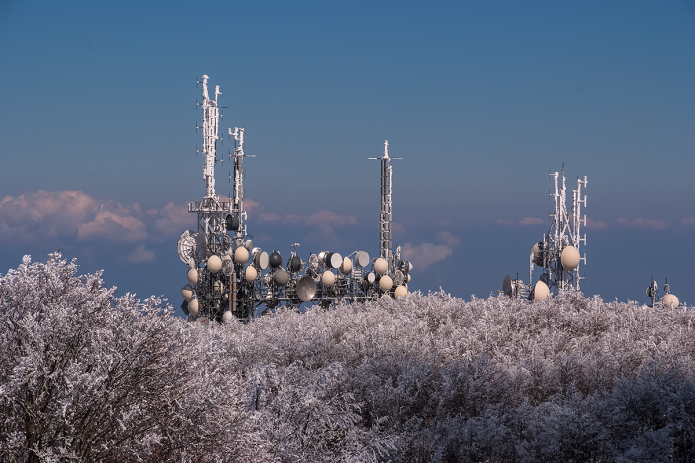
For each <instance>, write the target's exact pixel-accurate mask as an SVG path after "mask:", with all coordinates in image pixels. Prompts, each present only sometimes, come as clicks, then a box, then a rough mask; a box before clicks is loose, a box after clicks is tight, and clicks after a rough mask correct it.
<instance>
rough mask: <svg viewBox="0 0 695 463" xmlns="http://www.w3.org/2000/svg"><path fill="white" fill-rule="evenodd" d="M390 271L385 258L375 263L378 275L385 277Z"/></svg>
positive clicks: (380, 258)
mask: <svg viewBox="0 0 695 463" xmlns="http://www.w3.org/2000/svg"><path fill="white" fill-rule="evenodd" d="M388 269H389V264H388V262H386V259H384V258H383V257H379V258H378V259H377V260H376V261H375V262H374V270H375V271H376V273H378V274H379V275H383V274H384V273H386V271H387V270H388Z"/></svg>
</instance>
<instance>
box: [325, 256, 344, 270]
mask: <svg viewBox="0 0 695 463" xmlns="http://www.w3.org/2000/svg"><path fill="white" fill-rule="evenodd" d="M342 263H343V256H341V255H340V254H338V253H337V252H329V253H328V255H326V267H329V268H338V267H340V264H342Z"/></svg>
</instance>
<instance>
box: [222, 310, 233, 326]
mask: <svg viewBox="0 0 695 463" xmlns="http://www.w3.org/2000/svg"><path fill="white" fill-rule="evenodd" d="M233 318H234V316H233V315H232V312H230V311H229V310H228V311H226V312H225V313H223V314H222V322H223V323H229V322H231V321H232V319H233Z"/></svg>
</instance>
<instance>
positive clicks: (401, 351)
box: [0, 255, 695, 462]
mask: <svg viewBox="0 0 695 463" xmlns="http://www.w3.org/2000/svg"><path fill="white" fill-rule="evenodd" d="M76 272H77V266H76V265H75V263H74V261H73V262H66V261H64V260H61V257H60V255H53V256H50V258H49V261H48V262H47V263H46V264H40V263H32V262H31V260H30V259H29V258H25V260H24V262H23V263H22V264H21V265H20V266H19V268H18V269H16V270H11V271H9V272H8V274H7V275H5V276H3V277H0V309H1V311H2V312H1V313H0V349H2V352H3V355H2V356H1V357H0V420H2V421H1V422H0V454H2V455H3V456H5V455H8V456H9V457H7V458H6V459H7V460H9V461H20V460H21V461H66V460H70V459H73V460H84V461H96V460H99V461H114V460H117V459H118V460H127V461H130V460H138V461H140V460H143V461H145V460H149V461H241V462H246V461H283V462H284V461H286V462H295V461H312V462H313V461H355V462H358V461H359V462H362V461H394V462H401V461H402V462H410V461H457V462H458V461H461V462H466V461H471V462H472V461H495V462H506V461H509V462H512V461H514V462H526V461H528V462H532V461H576V462H579V461H683V462H685V461H693V459H695V451H694V450H693V449H694V448H695V364H694V363H693V357H694V356H695V312H694V311H693V310H692V309H691V308H690V307H680V308H678V309H668V308H655V309H652V308H649V307H647V306H644V305H642V306H640V305H638V304H636V303H633V302H627V303H618V302H611V303H604V302H603V301H602V300H601V299H600V298H599V297H594V298H591V299H586V298H584V297H582V296H581V295H580V294H576V293H561V294H560V295H559V296H558V297H555V298H552V299H550V300H548V301H545V302H542V303H529V302H527V301H521V300H516V299H509V298H507V297H505V296H500V297H491V298H489V299H477V298H473V299H472V300H471V301H469V302H466V301H463V300H461V299H456V298H452V297H450V296H448V295H446V294H444V293H442V292H440V293H436V294H430V295H428V296H422V295H419V294H413V295H410V296H408V298H407V299H405V300H398V301H395V300H392V299H388V298H385V299H382V300H379V301H376V302H371V303H367V304H350V305H339V306H338V307H337V308H336V309H335V310H329V311H324V310H321V309H318V308H316V309H311V310H309V311H307V312H306V313H305V314H299V313H296V312H294V311H289V310H279V311H278V312H277V313H276V314H275V315H272V316H267V317H262V318H260V319H258V320H256V321H254V322H252V323H249V324H241V323H232V324H227V325H215V324H212V325H211V326H209V327H206V326H200V324H196V323H186V322H184V321H183V320H181V319H179V318H177V317H174V316H173V315H172V313H171V310H170V308H169V307H168V306H164V305H163V302H162V301H161V300H159V299H157V298H149V299H146V300H144V301H139V300H137V299H136V298H135V297H133V296H131V295H128V294H127V295H125V296H123V297H120V298H116V297H115V296H114V293H115V291H114V289H106V287H105V286H104V283H103V281H102V279H101V274H100V273H98V274H95V275H86V276H82V277H77V276H76Z"/></svg>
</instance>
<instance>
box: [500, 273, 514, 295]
mask: <svg viewBox="0 0 695 463" xmlns="http://www.w3.org/2000/svg"><path fill="white" fill-rule="evenodd" d="M502 293H504V295H505V296H509V297H512V278H511V277H510V276H509V275H506V276H505V277H504V281H503V282H502Z"/></svg>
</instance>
